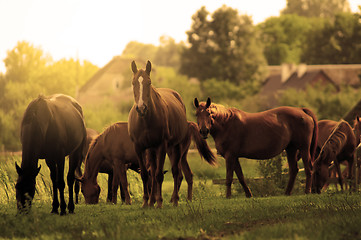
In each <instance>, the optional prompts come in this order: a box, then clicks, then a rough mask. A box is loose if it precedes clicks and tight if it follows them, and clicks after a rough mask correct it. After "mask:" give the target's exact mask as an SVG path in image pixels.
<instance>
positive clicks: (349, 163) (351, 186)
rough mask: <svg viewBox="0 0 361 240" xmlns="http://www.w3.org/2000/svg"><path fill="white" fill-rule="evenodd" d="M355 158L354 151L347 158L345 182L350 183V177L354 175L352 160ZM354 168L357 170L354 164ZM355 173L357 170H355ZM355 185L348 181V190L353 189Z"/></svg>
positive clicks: (353, 177) (352, 177)
mask: <svg viewBox="0 0 361 240" xmlns="http://www.w3.org/2000/svg"><path fill="white" fill-rule="evenodd" d="M354 159H355V153H353V154H352V155H351V156H350V157H349V158H347V167H348V173H347V180H348V181H347V182H349V183H350V180H351V179H355V177H356V175H355V176H354V175H353V161H354ZM356 170H357V166H356ZM355 173H356V174H357V172H355ZM354 186H355V185H353V184H352V183H350V190H352V189H353V187H354Z"/></svg>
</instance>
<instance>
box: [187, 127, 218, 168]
mask: <svg viewBox="0 0 361 240" xmlns="http://www.w3.org/2000/svg"><path fill="white" fill-rule="evenodd" d="M188 128H189V131H190V133H191V135H192V138H193V140H194V141H195V143H196V146H197V150H198V152H199V154H200V155H201V157H202V158H204V159H205V160H206V161H207V162H208V163H209V164H211V165H216V164H217V161H216V160H217V159H216V156H215V155H214V154H213V152H212V150H211V149H210V148H209V146H208V144H207V141H206V140H205V139H203V138H202V137H201V135H200V133H199V128H198V125H197V124H196V123H194V122H190V121H188Z"/></svg>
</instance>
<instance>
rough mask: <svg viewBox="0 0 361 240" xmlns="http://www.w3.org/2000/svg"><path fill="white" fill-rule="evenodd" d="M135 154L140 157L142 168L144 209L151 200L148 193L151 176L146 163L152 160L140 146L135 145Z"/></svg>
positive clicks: (140, 166) (139, 161)
mask: <svg viewBox="0 0 361 240" xmlns="http://www.w3.org/2000/svg"><path fill="white" fill-rule="evenodd" d="M134 147H135V152H136V153H137V156H138V163H139V168H140V175H141V177H142V182H143V205H142V207H143V208H144V207H147V206H148V200H149V193H148V181H149V174H148V170H147V168H146V166H145V162H146V161H151V159H147V157H146V151H145V150H144V149H141V148H140V147H139V146H137V145H135V146H134Z"/></svg>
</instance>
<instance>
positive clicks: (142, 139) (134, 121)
mask: <svg viewBox="0 0 361 240" xmlns="http://www.w3.org/2000/svg"><path fill="white" fill-rule="evenodd" d="M131 68H132V71H133V74H134V75H133V80H132V86H133V94H134V102H135V103H134V105H133V107H132V109H131V110H130V112H129V118H128V131H129V135H130V138H131V139H132V141H133V142H134V145H135V150H136V153H137V155H138V158H139V166H140V170H141V176H142V180H143V191H144V195H143V207H145V206H153V205H154V203H155V202H157V207H162V203H163V198H162V183H163V179H164V176H163V166H164V160H165V155H166V153H167V154H168V156H169V159H170V161H171V166H172V174H173V178H174V191H173V195H172V198H171V201H172V202H173V204H174V205H175V206H176V205H178V200H179V194H178V190H179V186H180V183H179V179H180V178H179V175H180V168H179V162H180V159H181V158H182V155H184V153H186V151H187V150H188V148H186V149H184V147H183V145H185V144H183V143H184V142H186V141H188V140H187V138H188V137H187V136H188V130H189V127H188V122H187V118H186V109H185V106H184V103H183V101H182V98H181V96H180V95H179V94H178V93H177V92H175V91H174V90H171V89H167V88H154V87H153V86H152V84H151V79H150V72H151V68H152V67H151V63H150V62H149V61H148V62H147V65H146V69H145V70H142V69H140V70H138V68H137V66H136V64H135V62H134V61H133V62H132V64H131ZM207 147H208V145H207ZM146 150H149V165H150V177H151V182H152V191H151V194H150V199H149V193H148V188H147V184H148V181H149V179H148V172H147V169H146V164H145V163H146V159H145V152H146ZM206 156H208V157H210V158H208V157H207V158H205V159H206V160H207V161H209V162H210V163H213V162H214V160H215V159H214V156H213V155H212V153H211V152H210V153H209V154H208V155H206ZM148 200H149V203H148Z"/></svg>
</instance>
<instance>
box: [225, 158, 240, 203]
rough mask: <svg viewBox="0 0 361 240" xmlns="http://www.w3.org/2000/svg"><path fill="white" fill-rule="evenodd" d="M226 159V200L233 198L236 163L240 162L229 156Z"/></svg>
mask: <svg viewBox="0 0 361 240" xmlns="http://www.w3.org/2000/svg"><path fill="white" fill-rule="evenodd" d="M225 159H226V188H227V190H226V198H231V196H232V183H233V170H234V162H235V161H238V159H237V158H235V157H232V156H227V157H226V158H225Z"/></svg>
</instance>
